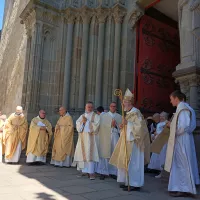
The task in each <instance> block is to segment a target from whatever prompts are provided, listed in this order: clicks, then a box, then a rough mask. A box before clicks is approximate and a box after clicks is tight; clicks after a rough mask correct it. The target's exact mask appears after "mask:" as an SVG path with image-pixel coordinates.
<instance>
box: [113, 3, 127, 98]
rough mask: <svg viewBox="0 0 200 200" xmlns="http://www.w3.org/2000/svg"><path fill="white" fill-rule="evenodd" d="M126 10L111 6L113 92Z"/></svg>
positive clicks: (117, 76)
mask: <svg viewBox="0 0 200 200" xmlns="http://www.w3.org/2000/svg"><path fill="white" fill-rule="evenodd" d="M125 14H126V12H125V9H124V8H123V7H121V6H119V5H116V6H115V7H114V8H113V16H114V20H115V45H114V68H113V91H112V92H113V93H114V90H115V89H117V88H118V87H119V71H120V50H121V48H120V46H121V27H122V23H123V18H124V16H125ZM112 101H117V97H116V96H114V95H113V97H112Z"/></svg>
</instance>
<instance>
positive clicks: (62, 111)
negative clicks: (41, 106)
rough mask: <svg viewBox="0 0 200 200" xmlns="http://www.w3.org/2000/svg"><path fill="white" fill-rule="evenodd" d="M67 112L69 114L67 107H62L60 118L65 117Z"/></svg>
mask: <svg viewBox="0 0 200 200" xmlns="http://www.w3.org/2000/svg"><path fill="white" fill-rule="evenodd" d="M66 112H67V110H66V108H65V107H63V106H62V107H60V108H59V114H60V116H65V115H66Z"/></svg>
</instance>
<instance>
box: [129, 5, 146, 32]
mask: <svg viewBox="0 0 200 200" xmlns="http://www.w3.org/2000/svg"><path fill="white" fill-rule="evenodd" d="M143 14H144V13H143V12H142V11H141V10H139V9H134V10H133V11H132V12H131V14H130V16H129V24H130V27H131V29H133V28H134V27H135V24H136V22H137V21H138V20H139V19H140V17H142V15H143Z"/></svg>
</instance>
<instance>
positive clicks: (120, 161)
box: [110, 89, 150, 191]
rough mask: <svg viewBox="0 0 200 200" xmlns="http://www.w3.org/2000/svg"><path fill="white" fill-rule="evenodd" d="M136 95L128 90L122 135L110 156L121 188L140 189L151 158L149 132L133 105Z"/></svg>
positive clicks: (124, 100) (124, 101)
mask: <svg viewBox="0 0 200 200" xmlns="http://www.w3.org/2000/svg"><path fill="white" fill-rule="evenodd" d="M133 100H134V95H133V94H132V93H131V91H130V90H129V89H127V90H126V92H125V95H124V98H123V105H124V110H125V111H126V117H125V119H123V122H122V124H121V126H120V128H121V131H122V132H121V136H120V139H119V141H118V143H117V145H116V148H115V150H114V152H113V154H112V157H111V158H110V164H112V165H114V166H116V167H117V168H118V177H117V182H119V183H121V185H120V188H123V190H124V191H128V189H129V188H128V185H129V186H130V190H131V191H132V190H133V191H134V190H137V191H139V190H140V188H141V187H142V186H143V185H144V165H145V164H147V163H149V160H150V140H149V132H148V128H147V125H146V122H145V120H144V117H143V116H142V114H141V112H140V111H139V110H138V109H137V108H135V107H133Z"/></svg>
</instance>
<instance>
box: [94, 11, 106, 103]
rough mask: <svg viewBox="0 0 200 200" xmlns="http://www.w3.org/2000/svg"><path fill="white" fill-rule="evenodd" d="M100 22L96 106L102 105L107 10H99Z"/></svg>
mask: <svg viewBox="0 0 200 200" xmlns="http://www.w3.org/2000/svg"><path fill="white" fill-rule="evenodd" d="M97 17H98V21H99V34H98V52H97V70H96V85H95V86H96V87H95V106H100V105H102V84H103V83H102V72H103V50H104V32H105V21H106V17H107V13H106V10H105V9H102V8H98V9H97Z"/></svg>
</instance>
